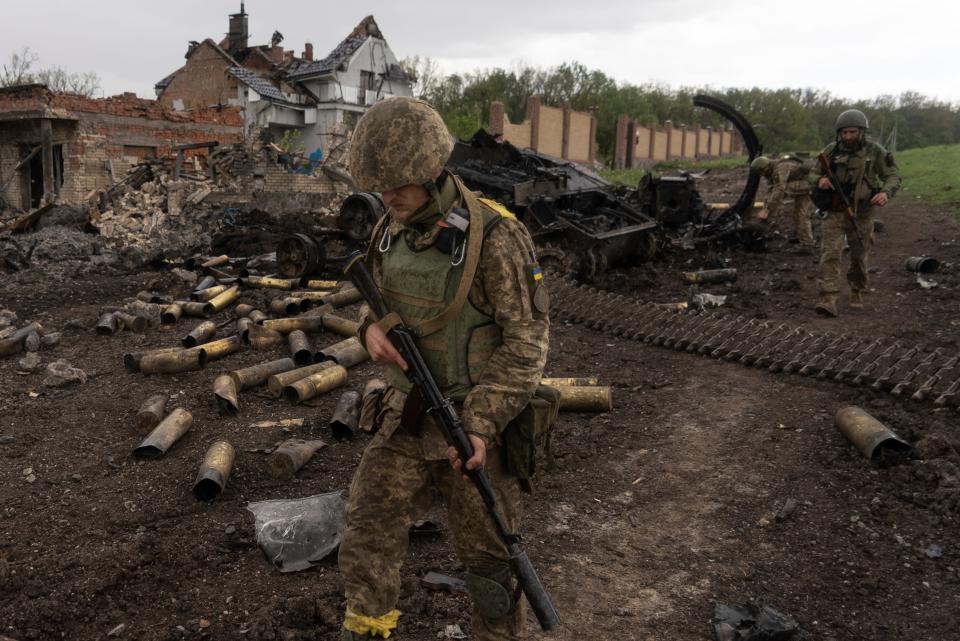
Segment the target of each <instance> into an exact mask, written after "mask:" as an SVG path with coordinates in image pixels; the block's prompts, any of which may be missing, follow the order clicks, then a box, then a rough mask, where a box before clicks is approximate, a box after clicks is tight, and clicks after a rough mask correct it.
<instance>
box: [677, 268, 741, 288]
mask: <svg viewBox="0 0 960 641" xmlns="http://www.w3.org/2000/svg"><path fill="white" fill-rule="evenodd" d="M682 280H683V282H685V283H690V284H693V283H726V282H732V281H735V280H737V270H736V269H734V268H732V267H730V268H726V269H702V270H700V271H696V272H683V274H682Z"/></svg>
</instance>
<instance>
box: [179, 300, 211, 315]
mask: <svg viewBox="0 0 960 641" xmlns="http://www.w3.org/2000/svg"><path fill="white" fill-rule="evenodd" d="M176 304H177V305H179V306H180V309H181V310H183V315H184V316H193V317H194V318H206V317H207V312H206V307H207V304H206V303H201V302H198V301H192V300H190V301H186V300H185V301H177V303H176Z"/></svg>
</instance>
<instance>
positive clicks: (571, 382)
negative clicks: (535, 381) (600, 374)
mask: <svg viewBox="0 0 960 641" xmlns="http://www.w3.org/2000/svg"><path fill="white" fill-rule="evenodd" d="M540 384H541V385H549V386H550V387H585V386H586V387H589V386H592V385H599V384H600V381H599V380H597V379H596V378H595V377H593V376H590V377H587V378H541V379H540Z"/></svg>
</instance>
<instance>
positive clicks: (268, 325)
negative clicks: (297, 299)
mask: <svg viewBox="0 0 960 641" xmlns="http://www.w3.org/2000/svg"><path fill="white" fill-rule="evenodd" d="M261 325H263V327H264V328H265V329H272V330H274V331H276V332H280V333H281V334H289V333H290V332H292V331H294V330H296V329H299V330H301V331H303V332H319V331H322V330H323V318H322V317H321V316H297V317H296V318H272V319H268V320H265V321H263V323H261Z"/></svg>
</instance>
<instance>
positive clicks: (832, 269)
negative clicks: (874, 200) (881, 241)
mask: <svg viewBox="0 0 960 641" xmlns="http://www.w3.org/2000/svg"><path fill="white" fill-rule="evenodd" d="M873 218H874V208H873V207H871V208H869V209H867V210H866V211H862V212H860V213H858V214H857V228H858V229H859V230H860V237H861V238H863V246H862V247H861V246H860V242H859V241H858V240H857V237H856V234H854V233H853V223H852V222H851V221H850V220H849V218H848V217H847V215H846V214H845V213H843V212H839V211H831V212H829V213H827V217H826V218H825V219H824V220H823V224H821V225H820V243H821V251H820V269H819V271H818V273H817V286H818V288H819V290H820V296H836V295H837V294H839V293H840V261H841V259H842V258H843V241H844V238H847V244H848V245H849V246H850V269H849V270H848V271H847V282H848V283H849V284H850V290H851V291H864V290H865V289H867V286H868V285H869V278H868V275H867V270H868V267H869V264H868V261H869V259H870V249H871V248H872V247H873ZM848 233H849V238H848V237H847V235H848Z"/></svg>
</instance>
